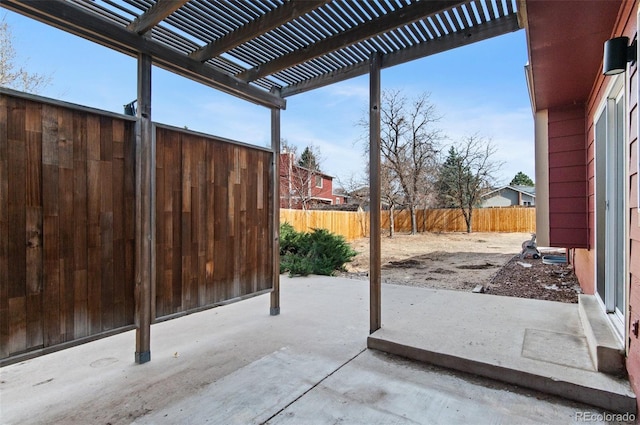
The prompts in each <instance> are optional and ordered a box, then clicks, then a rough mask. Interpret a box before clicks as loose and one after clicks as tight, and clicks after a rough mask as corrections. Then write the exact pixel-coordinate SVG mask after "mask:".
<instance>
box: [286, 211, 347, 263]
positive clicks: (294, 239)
mask: <svg viewBox="0 0 640 425" xmlns="http://www.w3.org/2000/svg"><path fill="white" fill-rule="evenodd" d="M356 254H357V253H356V252H355V251H354V250H353V249H352V248H351V246H349V244H348V243H347V242H346V240H345V239H344V238H343V237H342V236H340V235H336V234H334V233H331V232H329V231H328V230H325V229H313V231H312V232H310V233H308V232H297V231H296V230H295V229H294V228H293V226H291V224H289V223H283V224H281V225H280V273H286V272H288V273H289V276H307V275H309V274H319V275H325V276H331V275H332V274H333V273H334V272H335V271H337V270H344V265H345V263H348V262H349V261H351V260H352V259H353V257H355V255H356Z"/></svg>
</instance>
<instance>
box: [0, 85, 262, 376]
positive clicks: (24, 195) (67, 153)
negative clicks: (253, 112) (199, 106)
mask: <svg viewBox="0 0 640 425" xmlns="http://www.w3.org/2000/svg"><path fill="white" fill-rule="evenodd" d="M7 92H9V91H3V92H2V93H0V364H7V363H10V362H12V361H15V360H13V359H16V358H24V357H25V356H29V355H34V354H33V353H44V352H48V351H53V350H56V349H60V348H63V347H66V346H69V345H74V344H77V343H81V342H84V341H87V340H91V339H95V338H99V337H102V336H106V335H111V334H113V333H116V332H121V331H124V330H128V329H133V328H134V322H135V320H134V314H135V296H134V289H135V288H134V283H135V264H134V260H135V176H134V170H135V164H134V161H135V149H134V142H135V126H136V122H135V119H133V118H127V117H124V116H120V115H116V114H109V113H103V112H102V111H96V110H90V109H88V108H82V107H75V105H69V104H63V103H61V102H53V101H49V100H45V99H43V98H38V97H35V96H29V95H15V96H14V95H13V94H12V93H13V92H9V94H7ZM271 160H272V154H271V152H270V151H267V150H264V149H259V148H254V147H250V146H246V145H241V144H237V143H230V142H229V141H226V140H217V139H213V138H210V137H207V136H204V135H198V134H194V133H190V132H185V131H180V130H178V129H175V128H166V127H162V126H159V127H156V161H155V171H156V180H155V195H156V217H155V222H156V226H155V229H156V233H155V235H156V238H155V241H156V244H155V248H156V263H155V265H156V271H155V277H156V282H155V285H153V287H152V297H153V299H155V305H154V306H153V309H154V310H155V311H153V313H154V314H153V315H152V318H168V317H171V316H172V315H176V314H184V313H187V312H190V311H195V310H198V309H202V308H207V307H211V306H214V305H218V304H221V303H225V302H228V301H233V300H236V299H241V298H243V297H247V296H250V295H254V294H258V293H261V292H263V291H268V290H271V288H272V280H273V277H272V270H273V265H272V257H273V256H272V254H273V243H272V242H273V241H272V236H271V235H272V230H273V229H272V227H273V225H272V222H271V214H272V202H271V187H272V184H273V183H272V179H271V177H270V176H271V171H270V170H271ZM265 308H266V307H265ZM133 348H134V347H132V351H133Z"/></svg>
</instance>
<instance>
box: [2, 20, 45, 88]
mask: <svg viewBox="0 0 640 425" xmlns="http://www.w3.org/2000/svg"><path fill="white" fill-rule="evenodd" d="M18 60H19V58H18V55H17V52H16V50H15V48H14V47H13V32H12V30H11V26H10V25H9V24H8V23H7V20H6V16H5V17H3V18H2V20H0V86H2V87H8V88H11V89H15V90H20V91H24V92H28V93H39V92H40V91H41V90H42V89H44V88H45V87H46V86H48V85H49V84H50V83H51V76H50V75H45V74H37V73H34V72H29V71H27V69H26V63H27V60H26V59H22V60H21V62H22V63H23V64H25V65H23V66H20V65H18V63H17V62H18Z"/></svg>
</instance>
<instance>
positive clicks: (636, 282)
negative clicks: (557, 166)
mask: <svg viewBox="0 0 640 425" xmlns="http://www.w3.org/2000/svg"><path fill="white" fill-rule="evenodd" d="M636 14H637V4H636V2H635V1H633V0H629V1H625V2H624V3H623V5H622V7H621V10H620V13H619V14H618V21H617V23H616V25H615V28H614V29H613V31H612V32H611V37H618V36H622V35H625V36H627V37H629V38H630V39H634V38H635V37H636V33H637V25H636V19H637V18H636ZM626 76H627V78H628V81H627V85H626V96H627V97H628V99H629V101H628V110H627V113H628V118H629V119H628V127H627V131H628V138H629V146H628V148H627V153H628V156H627V158H628V161H629V162H628V169H629V174H628V185H629V186H628V188H629V192H628V198H627V200H628V204H627V205H628V207H629V214H628V216H627V217H628V220H629V221H628V223H627V228H628V230H629V256H628V258H627V259H628V264H629V276H628V277H629V308H628V310H629V322H628V325H629V328H628V329H627V335H629V341H628V343H629V347H628V354H627V371H628V372H629V379H630V381H631V385H632V386H633V388H634V391H635V393H636V394H640V339H638V337H636V336H635V335H633V333H631V326H632V325H633V323H634V322H636V321H638V320H640V218H639V217H638V197H637V196H638V195H637V191H638V157H637V154H638V131H637V130H638V96H637V92H638V72H637V67H636V65H633V64H632V65H631V66H630V67H629V70H628V72H627V73H626ZM609 82H610V81H609V79H608V77H604V76H602V75H600V73H598V75H597V77H596V79H595V81H594V86H593V91H592V95H591V97H590V98H589V102H588V104H587V117H588V121H587V122H588V131H587V138H586V140H587V181H588V208H589V228H590V229H592V230H593V229H595V203H594V201H595V184H594V183H595V181H594V176H595V155H594V139H595V137H594V126H595V119H596V112H597V111H598V107H599V106H600V105H602V102H603V100H604V98H605V96H606V90H607V86H608V84H609ZM594 238H595V235H594V233H593V231H592V232H591V234H590V236H589V243H590V246H591V247H593V246H594V242H595V240H594ZM595 261H596V260H595V252H594V250H593V249H591V250H588V251H587V250H579V251H578V252H577V253H576V262H575V267H576V273H577V274H578V277H579V279H580V282H581V285H582V286H583V288H584V287H585V284H584V282H585V281H588V282H593V281H594V280H595V278H594V276H593V274H594V272H595ZM591 289H593V283H591Z"/></svg>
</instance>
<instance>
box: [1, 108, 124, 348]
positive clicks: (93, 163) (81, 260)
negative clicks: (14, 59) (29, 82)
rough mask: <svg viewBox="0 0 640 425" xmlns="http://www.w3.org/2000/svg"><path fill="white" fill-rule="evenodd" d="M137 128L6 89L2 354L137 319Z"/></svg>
mask: <svg viewBox="0 0 640 425" xmlns="http://www.w3.org/2000/svg"><path fill="white" fill-rule="evenodd" d="M133 128H134V123H133V122H132V121H127V120H126V119H119V118H114V117H109V116H100V115H97V114H93V113H88V112H85V111H82V110H72V109H69V108H65V107H61V106H56V105H51V104H45V103H39V102H35V101H32V100H27V99H21V98H16V97H10V96H5V95H0V235H2V236H1V237H0V241H1V242H0V281H1V285H0V287H1V292H0V328H1V332H0V358H5V357H8V356H10V355H14V354H18V353H23V352H26V351H30V350H34V349H41V348H46V347H50V346H54V345H57V344H62V343H65V342H68V341H72V340H77V339H82V338H85V337H89V336H92V335H97V334H100V333H103V332H106V331H111V330H114V329H117V328H122V327H126V326H128V325H132V324H133V311H134V301H133V296H132V295H133V281H134V279H133V277H134V263H133V253H134V252H133V250H134V221H133V219H134V215H133V207H134V204H133V201H134V199H133V190H134V172H133V150H132V149H133V142H132V137H133Z"/></svg>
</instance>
